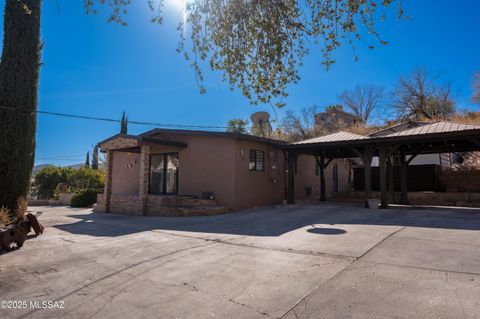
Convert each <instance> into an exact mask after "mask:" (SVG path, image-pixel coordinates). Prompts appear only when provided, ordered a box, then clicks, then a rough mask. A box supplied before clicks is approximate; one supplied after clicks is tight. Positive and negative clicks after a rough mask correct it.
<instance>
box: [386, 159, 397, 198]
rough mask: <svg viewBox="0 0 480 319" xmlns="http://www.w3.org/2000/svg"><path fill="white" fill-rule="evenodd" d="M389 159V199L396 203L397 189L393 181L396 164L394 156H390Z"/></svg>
mask: <svg viewBox="0 0 480 319" xmlns="http://www.w3.org/2000/svg"><path fill="white" fill-rule="evenodd" d="M387 159H388V161H387V178H388V179H387V180H388V198H389V201H390V202H392V203H395V189H394V186H395V185H394V183H393V164H394V159H395V158H394V156H393V155H390V156H388V158H387Z"/></svg>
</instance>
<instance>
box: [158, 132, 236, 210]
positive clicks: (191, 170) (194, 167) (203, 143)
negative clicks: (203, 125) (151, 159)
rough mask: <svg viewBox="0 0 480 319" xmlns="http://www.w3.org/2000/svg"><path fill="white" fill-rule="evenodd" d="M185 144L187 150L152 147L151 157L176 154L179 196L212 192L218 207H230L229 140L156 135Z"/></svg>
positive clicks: (231, 148) (231, 146) (231, 163)
mask: <svg viewBox="0 0 480 319" xmlns="http://www.w3.org/2000/svg"><path fill="white" fill-rule="evenodd" d="M157 137H159V138H165V139H171V140H175V141H182V142H186V143H187V144H188V146H187V147H186V148H180V147H171V146H161V145H156V146H152V149H151V154H152V155H153V154H160V153H169V152H178V156H179V172H178V194H179V195H197V196H200V195H201V193H202V192H212V193H213V194H214V196H215V200H216V201H217V203H218V204H219V205H223V206H227V207H232V205H233V204H232V203H233V201H234V200H233V199H234V174H233V172H234V167H235V161H234V148H235V143H234V142H235V141H234V139H231V138H226V137H216V136H187V135H183V136H180V135H179V136H177V135H166V134H161V135H157Z"/></svg>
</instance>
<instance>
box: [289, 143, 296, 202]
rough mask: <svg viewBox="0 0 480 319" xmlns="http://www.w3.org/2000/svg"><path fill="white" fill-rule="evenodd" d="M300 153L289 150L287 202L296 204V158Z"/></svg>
mask: <svg viewBox="0 0 480 319" xmlns="http://www.w3.org/2000/svg"><path fill="white" fill-rule="evenodd" d="M297 156H298V154H297V153H295V152H292V151H288V152H287V166H288V176H287V204H295V192H294V187H295V181H294V176H295V160H296V158H297Z"/></svg>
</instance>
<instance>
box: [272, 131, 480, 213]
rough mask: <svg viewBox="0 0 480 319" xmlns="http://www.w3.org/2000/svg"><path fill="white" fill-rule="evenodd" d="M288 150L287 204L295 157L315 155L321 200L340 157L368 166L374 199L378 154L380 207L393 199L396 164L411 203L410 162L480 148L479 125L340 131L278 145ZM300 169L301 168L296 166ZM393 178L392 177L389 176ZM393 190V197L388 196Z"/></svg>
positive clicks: (367, 183) (290, 200) (291, 193)
mask: <svg viewBox="0 0 480 319" xmlns="http://www.w3.org/2000/svg"><path fill="white" fill-rule="evenodd" d="M279 148H281V149H283V150H284V151H285V152H286V153H287V168H288V174H287V203H288V204H293V203H295V200H294V178H295V177H294V176H295V175H294V170H295V162H296V158H297V157H298V156H299V155H301V154H305V155H312V156H315V157H316V158H317V159H318V163H319V176H320V181H319V183H320V201H325V200H326V194H325V174H324V170H325V168H326V167H327V166H328V164H329V163H330V162H331V161H332V160H333V159H337V158H359V159H360V160H361V161H362V163H363V166H364V169H365V192H364V198H365V202H366V200H367V199H368V198H371V192H372V188H371V166H372V159H373V157H378V162H379V171H380V202H381V204H380V207H381V208H387V207H388V203H389V202H392V201H393V199H394V198H393V197H394V196H393V193H394V190H393V178H392V176H393V165H394V163H395V162H396V161H398V163H399V165H400V170H401V200H400V204H408V198H407V194H408V187H407V180H408V172H407V168H408V165H409V164H410V163H411V161H412V160H413V159H414V158H415V157H416V156H417V155H420V154H436V153H454V152H470V151H478V150H480V126H476V125H470V124H459V123H452V122H436V123H429V124H423V125H420V126H418V127H414V128H410V129H406V130H403V131H400V132H393V133H391V134H388V135H383V136H375V134H373V136H363V135H358V134H353V133H349V132H343V131H342V132H337V133H334V134H329V135H325V136H320V137H315V138H312V139H308V140H304V141H299V142H294V143H290V144H287V145H282V146H279ZM297 169H301V168H297ZM389 177H390V178H389ZM389 193H390V196H389Z"/></svg>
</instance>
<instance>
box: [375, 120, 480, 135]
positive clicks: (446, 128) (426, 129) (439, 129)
mask: <svg viewBox="0 0 480 319" xmlns="http://www.w3.org/2000/svg"><path fill="white" fill-rule="evenodd" d="M478 129H480V126H477V125H470V124H460V123H452V122H436V123H431V124H427V125H422V126H418V127H414V128H411V129H408V130H405V131H400V132H396V133H392V134H389V135H385V136H384V137H386V138H388V137H396V136H413V135H424V134H437V133H447V132H459V131H468V130H478Z"/></svg>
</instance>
